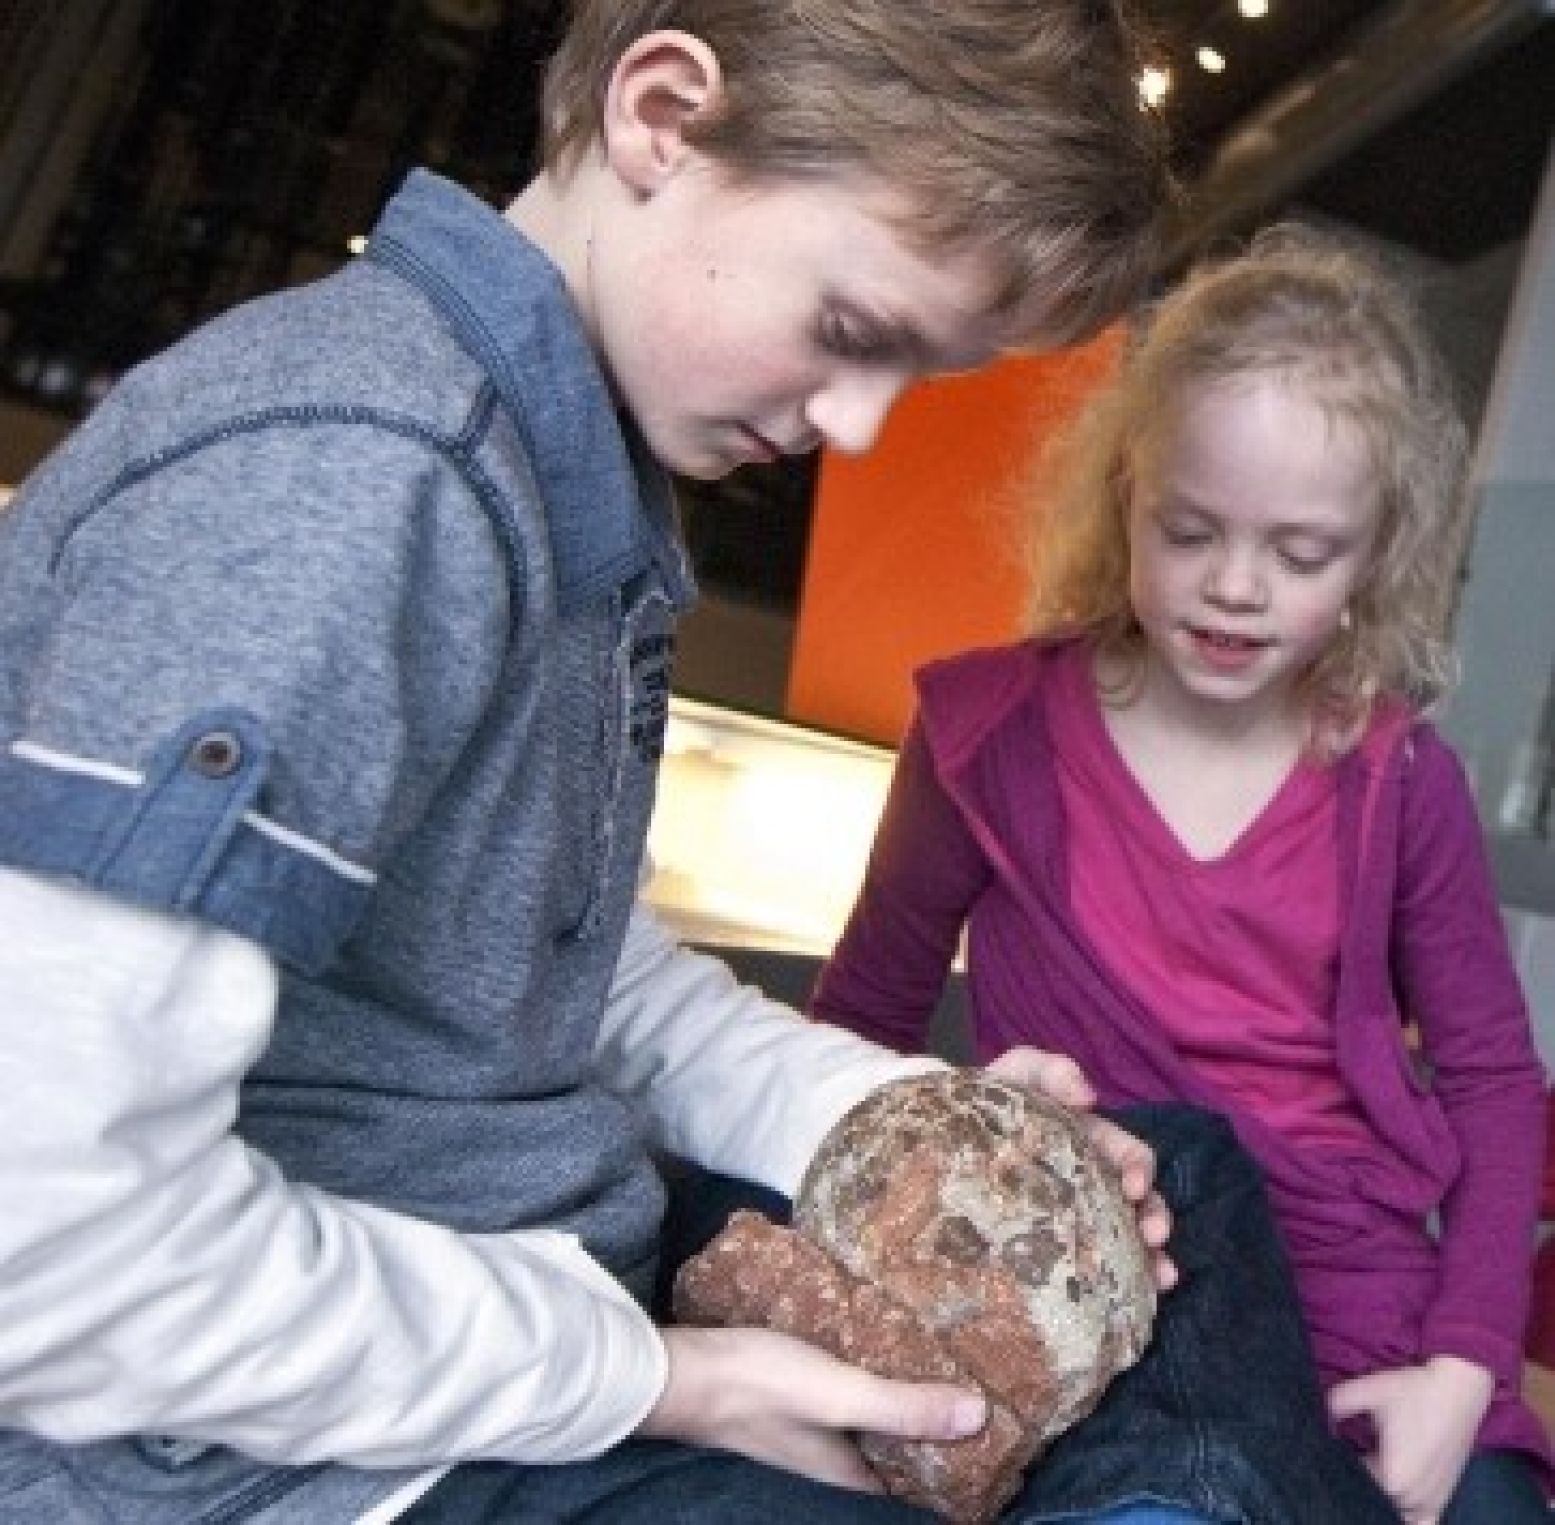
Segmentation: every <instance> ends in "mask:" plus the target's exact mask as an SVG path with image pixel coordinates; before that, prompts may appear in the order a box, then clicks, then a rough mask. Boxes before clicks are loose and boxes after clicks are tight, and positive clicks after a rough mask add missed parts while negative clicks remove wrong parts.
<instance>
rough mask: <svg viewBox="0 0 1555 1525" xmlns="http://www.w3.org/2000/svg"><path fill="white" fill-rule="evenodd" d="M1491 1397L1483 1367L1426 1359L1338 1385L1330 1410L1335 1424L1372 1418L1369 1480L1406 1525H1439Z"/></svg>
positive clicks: (1456, 1360)
mask: <svg viewBox="0 0 1555 1525" xmlns="http://www.w3.org/2000/svg"><path fill="white" fill-rule="evenodd" d="M1494 1391H1495V1379H1494V1378H1493V1377H1492V1376H1491V1375H1490V1373H1489V1372H1488V1371H1486V1370H1485V1368H1484V1367H1483V1366H1476V1365H1475V1364H1474V1363H1473V1362H1472V1361H1464V1360H1461V1359H1459V1357H1457V1356H1432V1357H1431V1359H1430V1360H1428V1361H1426V1362H1425V1363H1424V1364H1423V1365H1420V1366H1404V1367H1400V1368H1398V1369H1397V1370H1394V1371H1376V1372H1372V1373H1371V1374H1370V1375H1369V1376H1365V1377H1352V1378H1351V1379H1350V1380H1349V1381H1348V1382H1340V1383H1338V1384H1336V1385H1335V1386H1334V1387H1333V1388H1332V1389H1331V1390H1330V1392H1329V1394H1328V1410H1329V1412H1330V1413H1331V1414H1332V1415H1333V1416H1334V1418H1335V1419H1353V1418H1354V1417H1355V1416H1356V1415H1358V1414H1366V1415H1369V1416H1370V1418H1371V1422H1372V1424H1373V1426H1374V1427H1375V1429H1376V1431H1377V1449H1376V1451H1375V1453H1374V1454H1373V1455H1371V1456H1369V1457H1367V1458H1366V1465H1367V1466H1368V1467H1370V1468H1371V1471H1372V1475H1373V1476H1374V1477H1375V1478H1376V1479H1377V1482H1378V1484H1379V1486H1380V1487H1381V1488H1382V1491H1383V1492H1384V1493H1386V1494H1387V1496H1388V1497H1389V1498H1390V1499H1392V1500H1393V1503H1394V1506H1395V1507H1396V1508H1397V1509H1398V1512H1399V1513H1400V1514H1401V1515H1402V1516H1403V1519H1404V1525H1437V1522H1438V1521H1439V1520H1440V1519H1441V1517H1442V1515H1443V1513H1444V1512H1445V1511H1446V1508H1447V1504H1448V1501H1449V1500H1450V1499H1451V1498H1452V1494H1453V1490H1454V1489H1455V1488H1456V1487H1457V1486H1458V1479H1459V1478H1460V1477H1461V1476H1462V1475H1463V1467H1464V1464H1465V1463H1466V1462H1467V1461H1468V1459H1469V1453H1470V1452H1471V1451H1472V1450H1473V1449H1474V1437H1475V1436H1476V1435H1477V1434H1478V1433H1479V1426H1480V1421H1481V1420H1482V1419H1483V1418H1484V1417H1485V1410H1486V1409H1487V1408H1489V1407H1490V1399H1491V1395H1492V1393H1493V1392H1494Z"/></svg>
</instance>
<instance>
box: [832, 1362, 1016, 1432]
mask: <svg viewBox="0 0 1555 1525" xmlns="http://www.w3.org/2000/svg"><path fill="white" fill-rule="evenodd" d="M858 1376H859V1378H860V1379H861V1380H860V1381H859V1382H858V1384H857V1385H856V1387H854V1389H853V1391H852V1392H851V1393H850V1395H849V1398H848V1409H849V1412H848V1413H847V1414H846V1415H845V1416H844V1417H842V1418H841V1420H840V1423H841V1424H842V1425H843V1426H845V1427H846V1428H847V1429H850V1430H867V1431H869V1432H870V1433H871V1434H875V1435H894V1436H897V1437H899V1438H900V1439H903V1440H964V1439H965V1438H966V1437H967V1436H968V1435H975V1434H977V1432H978V1431H979V1430H981V1429H982V1427H983V1426H984V1425H985V1424H987V1422H988V1402H987V1400H986V1399H985V1398H984V1397H983V1396H982V1394H981V1393H979V1392H977V1391H976V1390H975V1389H972V1388H962V1387H950V1386H947V1385H946V1384H944V1383H928V1382H893V1381H891V1380H889V1379H888V1378H885V1377H871V1376H869V1375H868V1374H867V1373H864V1372H859V1373H858Z"/></svg>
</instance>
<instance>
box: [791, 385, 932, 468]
mask: <svg viewBox="0 0 1555 1525" xmlns="http://www.w3.org/2000/svg"><path fill="white" fill-rule="evenodd" d="M906 384H907V382H906V379H905V378H903V377H897V376H868V377H850V378H847V379H844V380H833V381H832V382H830V383H829V384H828V385H827V386H825V387H823V388H821V389H820V390H818V391H816V392H815V393H813V394H812V395H811V397H810V401H809V403H808V405H807V406H806V408H805V422H806V424H808V426H809V427H810V428H811V429H812V430H814V431H815V433H816V434H818V435H819V436H820V438H821V441H822V443H824V444H826V445H828V446H830V447H831V449H833V450H840V451H841V452H842V453H843V454H844V455H862V454H863V453H864V451H866V450H868V449H869V447H870V446H871V445H873V444H874V442H875V440H876V439H877V438H878V437H879V434H880V429H881V426H882V425H883V424H884V423H885V420H886V415H887V414H888V413H889V412H890V411H891V406H892V404H893V403H895V401H896V399H897V398H898V397H899V396H901V394H902V389H903V388H904V387H905V386H906Z"/></svg>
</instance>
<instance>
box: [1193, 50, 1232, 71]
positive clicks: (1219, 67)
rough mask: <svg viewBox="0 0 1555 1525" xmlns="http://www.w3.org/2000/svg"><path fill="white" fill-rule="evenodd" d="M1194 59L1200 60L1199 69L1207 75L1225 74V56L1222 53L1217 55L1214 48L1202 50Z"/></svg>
mask: <svg viewBox="0 0 1555 1525" xmlns="http://www.w3.org/2000/svg"><path fill="white" fill-rule="evenodd" d="M1194 57H1195V58H1197V59H1198V61H1199V67H1200V68H1201V69H1202V70H1203V71H1204V72H1205V73H1206V74H1223V73H1225V69H1226V60H1225V55H1224V54H1222V53H1217V52H1216V51H1215V49H1214V48H1200V49H1199V51H1198V52H1197V53H1196V54H1195V55H1194Z"/></svg>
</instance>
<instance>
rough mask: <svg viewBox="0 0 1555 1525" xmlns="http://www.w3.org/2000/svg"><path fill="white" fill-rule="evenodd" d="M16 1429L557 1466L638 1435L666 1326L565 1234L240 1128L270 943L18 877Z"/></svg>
mask: <svg viewBox="0 0 1555 1525" xmlns="http://www.w3.org/2000/svg"><path fill="white" fill-rule="evenodd" d="M0 925H3V926H4V927H5V929H6V935H5V937H4V939H3V940H0V1012H3V1013H4V1020H3V1022H0V1095H3V1097H4V1105H3V1106H0V1428H15V1429H22V1430H28V1431H33V1432H35V1433H38V1434H41V1435H44V1436H48V1437H50V1438H53V1439H56V1440H59V1441H64V1442H85V1441H90V1440H94V1439H100V1438H106V1437H110V1436H117V1435H125V1434H148V1433H149V1434H164V1435H174V1436H179V1437H183V1438H189V1439H194V1440H202V1441H208V1442H219V1443H222V1444H225V1445H229V1446H232V1447H235V1448H237V1449H239V1450H242V1451H244V1452H247V1453H249V1454H250V1455H253V1456H255V1457H257V1458H259V1459H261V1460H274V1461H284V1462H288V1463H293V1464H301V1463H307V1462H312V1461H320V1460H333V1461H342V1462H347V1463H352V1464H356V1465H360V1466H370V1467H387V1466H415V1465H423V1464H436V1463H441V1462H447V1461H452V1460H463V1459H469V1458H501V1459H507V1460H513V1461H528V1462H559V1461H568V1460H573V1459H577V1458H581V1457H586V1456H590V1455H594V1454H596V1453H598V1452H600V1451H602V1450H604V1449H606V1448H607V1447H609V1446H611V1445H612V1444H614V1443H615V1442H616V1441H618V1440H620V1439H622V1438H623V1437H624V1436H626V1435H627V1434H629V1433H630V1432H631V1431H632V1430H633V1429H635V1428H636V1426H637V1424H638V1423H639V1422H640V1420H641V1418H642V1417H643V1415H644V1414H645V1413H646V1412H647V1411H648V1409H649V1408H650V1407H651V1406H652V1404H653V1403H654V1402H655V1401H656V1400H657V1397H658V1395H659V1393H660V1391H661V1390H662V1387H663V1384H664V1381H665V1378H666V1372H667V1367H666V1358H665V1354H664V1350H663V1345H662V1342H661V1340H660V1338H659V1335H658V1333H657V1331H656V1330H655V1329H654V1328H653V1326H652V1325H651V1324H650V1323H649V1321H648V1319H647V1318H646V1317H645V1315H644V1314H643V1313H642V1312H641V1311H640V1310H639V1309H638V1307H637V1306H636V1305H635V1304H634V1303H633V1302H632V1300H631V1299H630V1298H629V1297H628V1296H627V1295H626V1293H625V1292H624V1291H623V1290H622V1289H621V1287H620V1286H619V1285H618V1284H617V1283H616V1282H615V1281H614V1280H613V1279H612V1278H611V1277H610V1276H609V1275H607V1274H606V1273H605V1272H604V1270H603V1269H602V1268H600V1267H599V1266H598V1265H597V1264H596V1263H595V1262H593V1261H592V1260H591V1259H590V1258H589V1257H588V1256H587V1255H586V1254H585V1253H584V1251H583V1250H582V1249H581V1247H580V1246H579V1244H578V1243H577V1241H576V1240H575V1239H574V1238H573V1237H572V1236H570V1235H565V1234H559V1233H552V1232H543V1231H526V1232H521V1233H510V1234H501V1235H486V1236H477V1235H463V1234H456V1233H453V1232H450V1231H448V1230H446V1229H443V1228H440V1227H437V1226H435V1225H433V1224H430V1223H426V1222H422V1221H420V1220H417V1219H413V1218H409V1217H404V1216H400V1215H396V1214H394V1213H389V1212H385V1211H381V1210H378V1209H375V1208H371V1207H368V1206H365V1205H363V1204H360V1203H354V1202H349V1201H345V1200H342V1199H340V1198H337V1197H333V1196H330V1195H329V1194H327V1193H325V1192H322V1191H318V1190H316V1189H313V1188H311V1187H308V1186H305V1185H300V1184H296V1183H293V1182H290V1181H288V1180H286V1179H285V1178H284V1177H283V1176H282V1175H281V1173H280V1172H279V1171H278V1170H277V1168H276V1166H275V1165H274V1163H273V1162H271V1161H270V1160H268V1159H267V1158H265V1157H264V1156H263V1155H260V1154H258V1153H256V1152H255V1151H253V1150H251V1149H249V1148H247V1147H246V1146H245V1145H244V1144H243V1143H242V1142H241V1141H240V1140H239V1138H238V1137H237V1136H236V1135H235V1134H234V1133H233V1131H232V1127H233V1122H234V1119H235V1117H236V1114H237V1105H238V1085H239V1082H240V1080H241V1078H242V1076H243V1074H244V1073H245V1071H246V1070H247V1069H248V1067H249V1066H250V1065H251V1064H252V1062H253V1060H254V1059H255V1057H256V1056H257V1055H258V1054H259V1052H260V1051H261V1050H262V1049H263V1047H264V1045H265V1043H266V1042H267V1040H268V1037H269V1033H270V1029H271V1023H272V1020H273V1016H274V1007H275V996H276V987H277V976H276V970H275V966H274V964H273V963H272V961H271V959H270V958H269V957H268V956H267V955H266V954H265V953H264V952H263V951H262V950H261V949H259V948H258V947H257V946H256V945H255V944H253V943H251V942H249V941H247V940H246V939H244V938H241V937H239V936H237V935H235V934H233V933H230V932H226V931H223V930H220V929H218V928H214V927H211V926H210V925H208V924H205V923H202V922H200V921H197V920H194V919H193V918H188V917H177V916H172V915H168V914H166V913H162V912H157V911H149V910H145V909H141V908H138V907H133V906H131V905H129V904H127V903H124V902H119V901H116V900H114V899H112V898H110V897H108V896H105V895H101V894H99V893H97V892H95V891H88V890H83V889H81V888H79V887H75V886H70V885H66V884H63V883H60V882H57V881H53V880H50V879H46V878H43V877H41V876H36V875H31V874H22V873H17V872H14V871H10V870H0Z"/></svg>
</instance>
